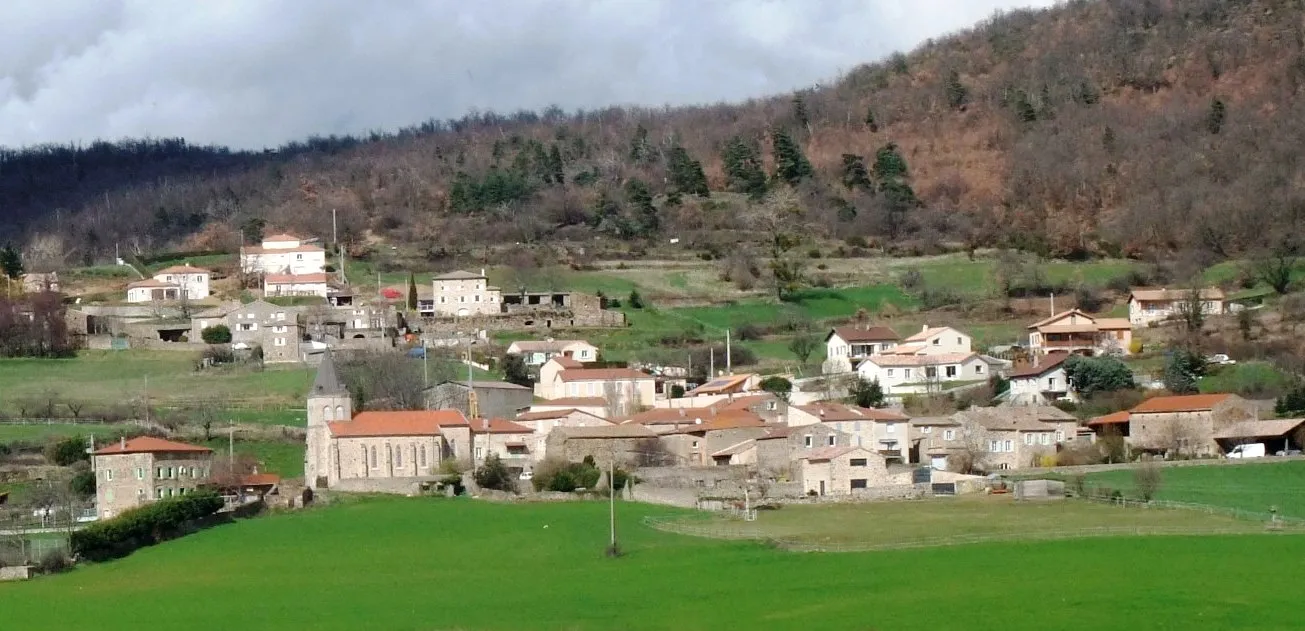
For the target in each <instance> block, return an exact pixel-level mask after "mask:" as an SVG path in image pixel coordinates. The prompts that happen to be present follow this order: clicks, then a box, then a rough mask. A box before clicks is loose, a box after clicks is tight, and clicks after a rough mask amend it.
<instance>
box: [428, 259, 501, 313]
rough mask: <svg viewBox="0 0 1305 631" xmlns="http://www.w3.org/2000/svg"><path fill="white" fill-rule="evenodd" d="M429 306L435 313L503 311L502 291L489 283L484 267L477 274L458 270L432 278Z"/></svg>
mask: <svg viewBox="0 0 1305 631" xmlns="http://www.w3.org/2000/svg"><path fill="white" fill-rule="evenodd" d="M432 288H433V289H434V296H433V297H432V304H431V306H432V309H433V311H434V313H435V315H436V316H443V317H449V316H457V317H465V316H472V315H486V314H497V313H501V312H502V311H503V292H502V291H501V290H500V289H499V288H498V287H491V286H490V285H489V278H488V277H486V276H485V271H484V270H481V272H480V273H479V274H475V273H472V272H464V271H462V270H458V271H456V272H449V273H447V274H441V275H439V276H436V277H435V279H434V280H433V281H432Z"/></svg>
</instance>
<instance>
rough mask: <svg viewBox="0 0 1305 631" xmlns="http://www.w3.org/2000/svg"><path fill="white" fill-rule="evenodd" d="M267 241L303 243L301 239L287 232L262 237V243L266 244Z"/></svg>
mask: <svg viewBox="0 0 1305 631" xmlns="http://www.w3.org/2000/svg"><path fill="white" fill-rule="evenodd" d="M269 241H271V242H285V241H303V239H300V238H299V237H296V236H295V235H293V234H290V233H288V232H282V233H280V234H273V235H269V236H266V237H263V242H264V243H267V242H269Z"/></svg>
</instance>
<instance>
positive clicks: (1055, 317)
mask: <svg viewBox="0 0 1305 631" xmlns="http://www.w3.org/2000/svg"><path fill="white" fill-rule="evenodd" d="M1070 316H1079V317H1081V318H1087V320H1088V322H1095V321H1096V318H1094V317H1092V316H1090V315H1088V314H1086V313H1083V311H1081V310H1079V309H1070V310H1068V311H1061V312H1060V313H1057V314H1055V315H1053V316H1050V317H1047V318H1043V319H1041V320H1038V321H1037V322H1034V323H1033V324H1030V325H1029V326H1028V328H1030V329H1036V328H1039V327H1044V326H1047V325H1048V324H1051V323H1052V322H1059V321H1060V320H1064V319H1065V318H1068V317H1070Z"/></svg>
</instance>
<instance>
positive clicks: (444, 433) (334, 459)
mask: <svg viewBox="0 0 1305 631" xmlns="http://www.w3.org/2000/svg"><path fill="white" fill-rule="evenodd" d="M307 413H308V427H307V430H306V441H307V445H306V450H305V454H304V475H305V478H306V479H307V480H308V483H309V486H311V487H317V488H341V489H345V490H354V491H369V490H370V491H380V490H392V489H393V488H395V487H394V486H392V483H393V482H396V481H398V482H405V481H407V482H416V481H421V480H427V479H431V478H432V476H433V475H435V473H436V472H437V471H438V469H439V466H440V463H441V462H442V461H444V460H448V459H452V460H455V461H457V462H460V463H464V464H469V463H470V462H471V457H472V451H471V449H472V442H473V441H472V438H471V426H470V423H468V422H467V419H466V417H465V416H463V415H462V413H461V412H459V411H457V410H417V411H408V410H403V411H366V412H361V413H359V414H357V415H355V414H353V403H352V400H351V399H350V397H349V391H348V389H347V388H345V386H344V383H343V382H342V381H341V380H340V377H339V373H338V371H337V370H336V367H335V360H334V357H333V355H332V353H331V352H330V351H327V352H326V353H325V354H324V355H323V357H322V362H321V364H320V365H319V366H318V368H317V376H316V378H315V379H314V381H313V385H312V387H311V388H310V389H309V393H308V399H307Z"/></svg>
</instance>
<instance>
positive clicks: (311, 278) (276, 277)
mask: <svg viewBox="0 0 1305 631" xmlns="http://www.w3.org/2000/svg"><path fill="white" fill-rule="evenodd" d="M326 280H327V275H326V273H325V272H318V273H315V274H268V275H266V276H264V277H263V283H264V284H267V285H307V284H320V283H325V282H326Z"/></svg>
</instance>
